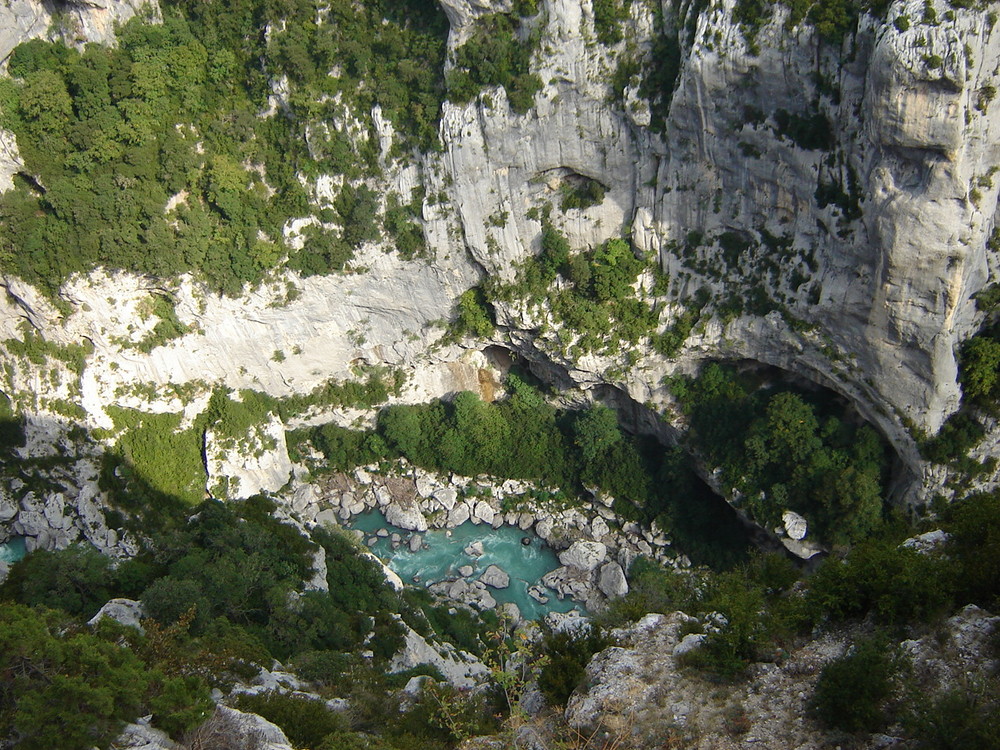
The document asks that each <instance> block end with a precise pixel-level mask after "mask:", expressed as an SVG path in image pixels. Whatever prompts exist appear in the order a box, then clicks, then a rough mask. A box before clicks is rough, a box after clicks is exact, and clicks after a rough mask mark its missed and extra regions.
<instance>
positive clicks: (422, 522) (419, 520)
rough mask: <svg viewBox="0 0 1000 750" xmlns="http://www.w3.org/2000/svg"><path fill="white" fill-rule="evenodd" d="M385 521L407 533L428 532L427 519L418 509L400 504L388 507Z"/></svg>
mask: <svg viewBox="0 0 1000 750" xmlns="http://www.w3.org/2000/svg"><path fill="white" fill-rule="evenodd" d="M385 520H386V521H387V522H388V523H390V524H392V525H393V526H395V527H397V528H400V529H405V530H406V531H427V519H426V518H424V514H423V513H421V512H420V510H419V509H418V508H416V507H413V506H410V507H403V505H401V504H400V503H392V504H391V505H387V506H386V509H385Z"/></svg>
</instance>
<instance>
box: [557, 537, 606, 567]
mask: <svg viewBox="0 0 1000 750" xmlns="http://www.w3.org/2000/svg"><path fill="white" fill-rule="evenodd" d="M607 556H608V548H607V547H605V546H604V544H602V543H601V542H591V541H586V540H582V539H581V540H577V541H575V542H573V544H571V545H570V547H569V549H567V550H563V551H562V552H560V553H559V562H561V563H562V564H563V565H566V566H569V567H572V568H577V569H579V570H586V571H589V570H593V569H594V568H596V567H597V566H598V565H600V564H601V563H602V562H604V560H605V559H606V558H607Z"/></svg>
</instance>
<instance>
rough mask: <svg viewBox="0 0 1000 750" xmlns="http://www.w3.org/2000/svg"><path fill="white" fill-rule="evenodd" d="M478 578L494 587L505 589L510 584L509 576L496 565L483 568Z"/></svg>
mask: <svg viewBox="0 0 1000 750" xmlns="http://www.w3.org/2000/svg"><path fill="white" fill-rule="evenodd" d="M479 580H480V581H482V582H483V583H485V584H486V585H487V586H492V587H493V588H495V589H505V588H507V587H508V586H510V576H509V575H508V574H507V572H506V571H504V570H503V569H502V568H500V567H499V566H498V565H491V566H490V567H488V568H487V569H486V570H484V571H483V574H482V575H481V576H479Z"/></svg>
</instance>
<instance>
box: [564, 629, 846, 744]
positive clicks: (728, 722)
mask: <svg viewBox="0 0 1000 750" xmlns="http://www.w3.org/2000/svg"><path fill="white" fill-rule="evenodd" d="M693 622H694V618H692V617H689V616H688V615H686V614H684V613H683V612H675V613H673V614H670V615H660V614H655V615H646V616H645V617H644V618H642V619H641V620H639V621H638V622H637V623H635V624H634V625H633V626H631V627H629V628H627V629H624V630H616V631H614V633H613V638H614V640H615V642H616V643H617V644H619V645H616V646H613V647H611V648H608V649H605V650H604V651H601V652H600V653H598V654H597V655H595V656H594V657H593V659H591V661H590V663H589V664H588V665H587V670H586V671H587V679H586V681H585V683H584V685H585V686H584V687H583V688H581V689H580V691H579V692H577V693H575V694H574V695H573V696H572V697H570V699H569V702H568V704H567V706H566V713H565V717H566V721H567V722H568V723H569V725H570V726H571V727H574V728H575V729H577V730H578V731H581V732H583V733H584V734H588V733H590V732H594V731H600V732H602V733H603V734H604V736H607V737H617V738H620V741H626V740H628V741H629V742H632V743H636V744H642V743H644V742H646V741H652V740H653V739H655V738H657V737H661V738H662V737H663V736H666V735H670V736H672V737H674V738H675V741H676V742H679V743H682V744H683V746H684V747H698V748H720V749H728V748H737V747H746V746H747V745H748V744H749V743H758V744H759V745H760V746H761V747H795V748H801V749H803V750H806V749H809V750H813V749H816V750H818V748H820V747H824V746H825V742H826V740H825V737H824V733H823V730H822V729H821V728H820V727H819V725H818V724H816V723H815V722H814V721H813V720H812V719H810V718H808V714H807V712H806V710H805V709H806V702H807V700H808V696H809V695H811V693H812V686H813V685H814V684H815V681H816V679H817V678H818V676H819V672H820V670H821V669H822V666H823V664H824V663H825V662H826V661H828V660H829V659H831V658H834V657H836V656H839V655H840V654H841V653H842V652H843V648H844V647H843V644H842V643H841V641H840V640H839V639H837V638H834V637H831V636H824V637H822V638H819V639H817V640H815V641H812V642H810V643H809V644H808V645H806V646H803V647H802V648H800V649H798V650H795V651H792V652H791V653H790V654H789V655H788V658H787V659H786V660H785V661H783V662H782V663H781V664H780V665H778V664H760V665H756V666H755V667H754V668H753V669H752V670H751V674H750V676H749V679H748V680H747V681H746V682H745V683H740V684H737V685H734V686H732V687H731V688H730V689H727V690H726V691H725V692H724V693H723V694H720V695H719V696H718V699H714V700H707V699H706V695H707V693H709V692H711V691H712V690H713V688H712V687H711V685H710V684H709V683H707V682H705V681H704V680H703V679H702V678H700V677H699V676H698V675H697V674H694V673H693V672H692V671H691V670H686V669H683V668H682V667H681V666H680V665H679V662H678V658H679V657H681V656H683V654H684V653H685V652H687V651H690V650H693V649H694V648H697V645H698V642H699V640H700V639H702V638H704V636H697V635H696V634H688V635H685V636H682V635H681V633H682V629H683V628H685V627H689V626H690V625H691V624H692V623H693ZM734 730H735V731H734Z"/></svg>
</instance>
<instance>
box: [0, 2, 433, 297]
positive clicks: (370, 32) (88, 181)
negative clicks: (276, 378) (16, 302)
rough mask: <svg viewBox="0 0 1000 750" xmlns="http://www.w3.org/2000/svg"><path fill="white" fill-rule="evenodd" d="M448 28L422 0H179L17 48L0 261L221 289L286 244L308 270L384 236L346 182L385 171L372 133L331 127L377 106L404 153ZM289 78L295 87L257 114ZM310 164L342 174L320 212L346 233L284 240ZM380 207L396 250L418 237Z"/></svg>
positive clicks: (0, 95)
mask: <svg viewBox="0 0 1000 750" xmlns="http://www.w3.org/2000/svg"><path fill="white" fill-rule="evenodd" d="M268 26H270V28H271V33H269V34H265V33H264V32H265V27H268ZM446 33H447V22H446V20H445V18H444V15H443V13H442V12H441V11H440V9H439V8H438V7H437V6H436V5H435V4H433V3H429V2H421V1H420V0H413V2H406V1H405V0H385V2H381V3H367V4H366V5H365V6H364V8H363V9H360V10H359V8H358V7H356V6H353V5H351V4H350V3H349V2H346V0H342V1H341V2H339V3H333V4H332V5H331V4H330V3H324V4H322V6H321V7H320V6H319V5H318V4H316V3H313V2H287V3H277V4H274V3H269V2H263V0H244V1H242V2H237V1H235V0H234V2H225V3H224V2H213V3H202V2H190V3H189V2H183V1H181V2H177V3H171V4H168V5H167V6H166V7H165V8H164V22H163V23H162V24H151V23H147V22H145V21H143V20H141V19H133V20H132V21H130V22H128V23H127V24H125V26H124V27H122V28H121V29H120V31H119V33H118V41H119V44H118V46H117V47H115V48H108V47H101V46H98V45H88V46H87V47H86V49H84V50H83V52H79V51H77V50H75V49H71V48H68V47H65V46H63V45H61V44H52V43H47V42H42V41H40V40H34V41H31V42H27V43H25V44H22V45H21V46H20V47H18V48H17V49H16V50H15V51H14V53H13V55H12V56H11V60H10V67H9V71H10V74H11V76H12V77H13V80H10V79H4V80H2V81H0V113H2V114H0V124H2V125H3V127H6V128H9V129H10V130H12V131H14V133H15V134H16V135H17V139H18V146H19V149H20V153H21V155H22V157H23V159H24V161H25V169H24V171H23V172H22V173H19V174H18V175H17V176H16V178H15V182H16V188H15V190H13V191H11V192H8V193H7V194H5V195H4V196H2V197H0V226H2V227H3V229H2V231H0V267H2V268H3V269H4V270H5V271H8V272H14V273H17V274H18V275H20V276H22V277H23V278H25V279H26V280H28V281H30V282H32V283H35V284H39V285H40V286H42V287H43V288H44V289H45V290H47V291H48V292H49V293H54V292H55V290H56V289H57V288H58V286H59V285H60V284H61V283H62V282H63V281H64V280H65V279H66V278H67V277H68V276H70V275H71V274H73V273H77V272H86V271H89V270H90V269H92V268H94V267H96V266H104V267H106V268H109V269H123V270H126V271H131V272H134V273H140V274H149V275H153V276H159V277H169V276H176V275H178V274H181V273H185V272H191V273H194V274H195V275H196V276H198V277H200V278H202V279H204V280H205V281H206V282H207V283H208V284H209V285H210V286H211V287H212V288H213V289H214V290H218V291H223V292H226V293H236V292H238V291H239V290H240V289H241V288H242V286H243V285H244V284H246V283H250V284H253V283H256V282H258V281H260V280H261V279H262V278H263V277H264V275H265V274H267V273H268V272H269V271H270V270H272V269H274V268H277V267H279V266H280V265H281V264H282V263H283V262H284V261H285V259H286V258H287V260H288V263H289V265H290V266H291V267H292V268H295V269H297V270H299V271H302V272H303V273H306V274H313V273H326V272H330V271H335V270H339V269H341V268H343V267H344V265H345V263H346V262H347V261H349V260H350V258H351V255H352V253H353V250H354V248H355V246H356V245H357V244H358V243H360V242H362V241H364V240H367V239H373V238H374V237H377V236H379V234H380V217H379V215H378V213H379V206H378V201H377V200H376V197H375V196H374V194H372V193H371V191H368V189H367V188H365V187H364V186H363V185H360V184H358V182H357V181H358V179H359V178H361V177H363V176H364V175H365V174H366V173H373V172H378V171H379V167H378V163H377V157H378V147H377V142H378V141H377V138H376V137H375V135H374V130H372V129H370V130H369V132H363V133H361V134H360V135H359V134H353V135H348V134H347V132H346V129H345V128H346V126H345V128H342V129H337V128H336V127H334V126H333V125H332V123H333V121H334V120H337V119H341V120H344V119H345V118H347V119H346V120H345V121H346V122H348V124H349V112H353V113H369V112H371V110H372V107H373V106H375V105H376V104H377V105H379V106H380V107H381V109H382V112H383V114H384V116H385V117H387V118H388V119H389V120H390V121H392V122H393V123H394V124H395V126H396V128H397V133H398V135H397V138H396V145H397V155H403V154H405V153H406V150H407V149H408V148H411V147H415V146H420V147H421V148H429V147H431V146H432V145H433V144H434V143H435V142H436V138H437V118H438V113H439V110H440V105H441V101H442V98H443V95H444V89H443V76H442V73H441V70H442V65H443V61H444V37H445V35H446ZM331 71H337V75H331V74H330V73H331ZM283 76H285V77H287V80H288V81H290V86H291V93H290V94H289V95H288V97H287V100H286V101H278V102H277V105H276V106H277V111H274V110H273V108H272V109H271V113H270V114H269V115H267V116H261V115H260V113H262V112H266V111H268V110H269V106H270V105H269V96H271V95H272V92H271V91H270V88H269V85H268V81H269V80H275V81H276V80H278V79H281V78H282V77H283ZM335 99H338V100H340V101H341V103H340V104H335V103H334V100H335ZM361 116H362V118H363V119H364V118H366V117H367V115H366V114H362V115H361ZM362 130H363V128H362ZM321 173H331V174H343V175H345V177H346V178H347V183H346V185H345V187H344V188H343V189H342V190H341V191H340V192H339V194H338V195H337V196H336V198H335V199H334V200H333V202H332V204H331V205H330V206H328V207H325V212H326V213H324V214H323V215H322V216H320V217H318V218H320V219H321V220H322V221H324V222H333V223H334V224H337V225H339V227H340V229H339V230H332V229H323V230H319V229H316V228H311V229H310V230H307V232H306V234H307V235H308V236H307V243H306V247H305V248H304V249H303V250H301V251H289V249H288V248H287V247H286V246H285V244H284V241H283V238H282V227H283V226H284V224H285V223H286V222H287V221H288V220H289V219H290V218H292V217H298V216H307V215H309V214H310V212H311V209H310V205H309V195H308V193H307V191H306V189H305V188H304V187H303V185H302V183H301V182H300V180H299V175H300V174H303V175H305V176H306V177H307V178H308V177H315V176H316V175H318V174H321ZM390 208H392V207H391V206H390ZM397 208H398V207H397ZM321 213H323V212H321ZM386 220H387V223H388V224H389V225H390V226H389V227H387V229H388V230H389V231H390V232H391V233H392V234H393V235H396V236H399V237H400V242H401V244H403V245H405V247H404V248H403V251H404V255H406V256H408V257H412V256H413V255H414V254H415V253H417V252H419V251H420V246H421V243H420V239H421V238H416V239H414V238H413V237H412V236H411V235H412V231H413V230H412V227H414V226H416V225H413V224H412V222H409V221H407V220H406V219H405V217H404V218H402V219H401V218H400V217H399V216H395V215H393V216H387V217H386ZM289 256H290V257H289Z"/></svg>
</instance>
